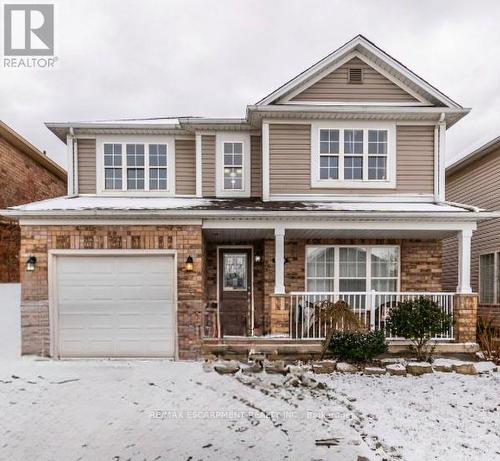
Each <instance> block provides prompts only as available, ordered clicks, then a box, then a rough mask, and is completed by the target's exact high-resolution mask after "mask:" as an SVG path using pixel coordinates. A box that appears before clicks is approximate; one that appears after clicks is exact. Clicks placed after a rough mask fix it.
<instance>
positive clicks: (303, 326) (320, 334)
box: [286, 291, 454, 341]
mask: <svg viewBox="0 0 500 461" xmlns="http://www.w3.org/2000/svg"><path fill="white" fill-rule="evenodd" d="M286 296H287V297H288V299H287V304H288V305H289V309H290V311H289V313H290V336H291V337H292V338H293V339H324V337H325V335H326V332H327V331H328V329H329V328H330V325H328V320H326V319H325V318H324V316H322V315H321V308H322V306H321V303H322V302H323V301H330V302H332V303H335V302H336V301H338V300H343V301H345V302H346V303H347V304H348V305H349V306H350V308H351V309H352V311H353V312H354V313H355V314H356V315H357V316H358V318H359V320H360V321H361V323H363V324H365V325H366V327H367V328H368V329H370V330H372V331H374V330H382V331H384V332H385V336H386V338H387V339H388V340H395V339H402V338H396V337H394V336H391V334H390V332H389V331H387V328H386V318H387V316H388V314H389V312H390V310H391V309H392V308H393V307H396V306H397V305H398V303H400V302H401V301H407V300H408V301H410V300H414V299H417V298H418V297H420V296H423V297H425V298H430V299H432V300H433V301H434V302H435V303H436V304H437V305H438V306H439V307H440V308H441V309H442V310H443V311H444V312H446V313H447V314H450V315H453V296H454V293H444V292H438V293H428V292H404V293H403V292H379V291H377V292H376V291H372V292H350V293H345V292H344V293H332V292H323V293H322V292H314V293H313V292H292V293H289V294H287V295H286ZM433 339H435V340H445V341H446V340H448V341H449V340H453V326H451V327H450V328H449V329H448V331H447V332H446V333H444V334H442V335H439V336H437V337H435V338H433Z"/></svg>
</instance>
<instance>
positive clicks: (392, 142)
mask: <svg viewBox="0 0 500 461" xmlns="http://www.w3.org/2000/svg"><path fill="white" fill-rule="evenodd" d="M320 130H339V131H340V134H339V179H320V177H319V163H320V162H319V156H320V153H319V147H320V144H319V140H320ZM344 130H363V132H364V134H363V145H364V148H363V179H357V180H344V179H343V178H344ZM368 130H386V131H387V179H384V180H380V179H368V157H369V154H368ZM311 187H313V188H338V189H346V188H354V189H394V188H395V187H396V122H380V121H354V120H353V121H349V122H348V121H328V122H327V121H324V122H313V123H311Z"/></svg>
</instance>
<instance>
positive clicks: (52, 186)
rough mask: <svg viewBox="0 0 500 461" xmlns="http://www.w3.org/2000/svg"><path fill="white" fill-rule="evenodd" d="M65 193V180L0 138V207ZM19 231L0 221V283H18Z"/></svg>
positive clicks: (13, 226)
mask: <svg viewBox="0 0 500 461" xmlns="http://www.w3.org/2000/svg"><path fill="white" fill-rule="evenodd" d="M65 194H66V181H65V180H63V179H61V178H60V177H58V176H56V175H55V174H53V173H52V172H50V171H48V170H47V169H46V168H44V167H43V166H41V165H40V164H39V163H38V162H36V161H35V160H34V159H32V158H31V157H28V156H27V155H26V154H25V153H24V152H21V151H20V150H18V149H17V148H16V147H14V146H12V145H11V144H10V143H8V142H7V141H6V140H5V139H3V138H1V137H0V209H3V208H7V207H10V206H16V205H22V204H25V203H29V202H35V201H37V200H44V199H47V198H52V197H58V196H61V195H65ZM19 237H20V231H19V228H18V227H17V225H16V224H15V223H14V222H13V221H10V222H9V221H7V220H2V221H1V222H0V283H16V282H19V245H20V243H19Z"/></svg>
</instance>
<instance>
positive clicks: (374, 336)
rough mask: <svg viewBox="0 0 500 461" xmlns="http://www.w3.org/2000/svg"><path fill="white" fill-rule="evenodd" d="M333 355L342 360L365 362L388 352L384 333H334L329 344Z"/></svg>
mask: <svg viewBox="0 0 500 461" xmlns="http://www.w3.org/2000/svg"><path fill="white" fill-rule="evenodd" d="M329 349H330V350H331V351H332V353H333V355H334V356H335V357H337V358H339V359H341V360H349V361H353V362H364V361H367V360H370V359H372V358H373V357H375V356H377V355H379V354H383V353H384V352H386V351H387V344H386V342H385V337H384V332H383V331H370V332H368V333H363V332H359V331H346V332H337V333H334V334H333V336H332V339H331V340H330V343H329Z"/></svg>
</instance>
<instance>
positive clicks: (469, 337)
mask: <svg viewBox="0 0 500 461" xmlns="http://www.w3.org/2000/svg"><path fill="white" fill-rule="evenodd" d="M477 303H478V296H477V295H476V294H459V295H458V294H457V295H456V296H455V299H454V305H453V315H454V322H453V327H454V329H455V331H454V333H455V340H456V341H457V342H459V343H475V342H476V326H477Z"/></svg>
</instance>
